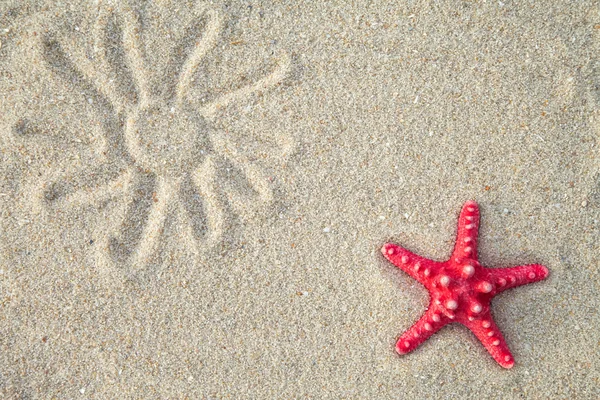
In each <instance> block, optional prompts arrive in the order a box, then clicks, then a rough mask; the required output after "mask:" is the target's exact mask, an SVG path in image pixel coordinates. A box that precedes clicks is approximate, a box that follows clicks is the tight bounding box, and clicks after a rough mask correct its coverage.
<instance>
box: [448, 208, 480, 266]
mask: <svg viewBox="0 0 600 400" xmlns="http://www.w3.org/2000/svg"><path fill="white" fill-rule="evenodd" d="M478 235H479V206H478V205H477V203H476V202H474V201H472V200H470V201H467V202H466V203H465V204H464V205H463V208H462V210H461V211H460V216H459V217H458V228H457V233H456V244H455V245H454V252H453V253H452V258H463V257H469V258H472V259H475V260H476V259H477V237H478Z"/></svg>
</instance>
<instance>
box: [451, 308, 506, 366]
mask: <svg viewBox="0 0 600 400" xmlns="http://www.w3.org/2000/svg"><path fill="white" fill-rule="evenodd" d="M462 323H463V324H464V325H465V326H466V327H467V328H469V330H470V331H471V332H473V334H474V335H475V336H476V337H477V339H479V341H480V342H481V344H483V346H484V347H485V348H486V350H487V351H488V352H489V353H490V355H491V356H492V357H493V358H494V360H496V361H497V362H498V364H500V365H501V366H502V367H504V368H512V367H513V365H514V364H515V360H514V358H513V356H512V354H511V352H510V350H509V348H508V345H507V344H506V340H504V336H502V332H500V329H498V326H497V325H496V324H495V323H494V320H493V319H492V316H491V314H490V313H489V312H487V313H486V314H484V315H483V316H482V317H481V318H478V319H476V320H474V321H468V320H467V321H463V322H462Z"/></svg>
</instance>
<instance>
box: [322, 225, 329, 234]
mask: <svg viewBox="0 0 600 400" xmlns="http://www.w3.org/2000/svg"><path fill="white" fill-rule="evenodd" d="M323 232H325V233H329V232H331V228H330V227H328V226H327V227H325V228H323Z"/></svg>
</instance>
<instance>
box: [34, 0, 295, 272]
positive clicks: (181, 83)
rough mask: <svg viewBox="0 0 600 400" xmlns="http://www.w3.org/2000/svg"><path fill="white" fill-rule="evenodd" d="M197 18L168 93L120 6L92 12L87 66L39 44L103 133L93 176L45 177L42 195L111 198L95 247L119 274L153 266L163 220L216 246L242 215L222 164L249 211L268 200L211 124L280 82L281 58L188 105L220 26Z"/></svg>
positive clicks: (264, 186) (139, 29)
mask: <svg viewBox="0 0 600 400" xmlns="http://www.w3.org/2000/svg"><path fill="white" fill-rule="evenodd" d="M197 11H199V12H198V15H201V16H202V18H203V21H204V23H203V26H204V29H203V32H202V34H201V35H200V36H199V37H198V39H197V40H195V41H194V45H193V46H192V48H191V49H189V50H188V51H187V54H188V56H187V57H186V58H185V60H184V61H183V62H182V63H181V64H178V67H177V68H179V69H180V70H179V71H178V72H177V74H176V77H177V79H176V83H174V84H173V87H172V88H169V89H168V90H161V89H160V88H157V87H156V83H155V80H153V79H152V75H151V73H155V71H156V68H153V67H154V66H152V65H149V61H148V57H147V54H146V52H147V51H148V48H147V47H144V45H143V38H144V35H143V33H144V32H143V28H144V27H143V24H142V23H141V21H140V17H139V15H138V14H137V13H136V12H134V11H133V10H131V9H130V8H128V7H121V8H119V10H118V11H116V10H115V9H113V8H108V7H104V8H101V10H100V12H99V15H98V18H97V20H96V23H95V28H94V29H95V32H94V35H95V40H96V41H95V45H94V54H95V57H94V60H93V61H90V60H89V59H87V60H86V59H81V60H79V59H77V61H75V60H74V59H72V56H71V55H69V54H68V52H66V51H64V50H63V46H62V45H61V44H60V42H59V40H56V39H54V38H52V37H51V36H44V38H43V39H42V52H43V55H44V57H45V60H46V64H47V66H48V68H49V69H50V70H51V71H52V72H54V73H56V75H57V76H59V77H60V78H61V79H62V80H63V81H64V82H65V83H66V84H67V85H69V86H71V88H72V89H73V90H74V91H77V92H79V93H82V94H83V95H84V96H85V97H87V98H89V99H90V100H89V102H90V103H93V104H94V110H96V112H97V114H98V115H97V118H98V120H99V124H100V126H101V128H102V132H103V133H102V135H103V137H102V138H100V139H101V140H96V142H99V143H100V147H101V149H100V150H101V154H103V155H104V157H105V160H104V161H103V162H102V163H101V164H100V170H99V171H100V172H99V173H98V175H99V177H96V176H94V177H93V178H92V179H89V180H86V179H85V178H83V179H82V178H81V177H85V173H86V172H85V171H83V170H82V171H79V172H76V173H75V176H62V177H54V178H52V179H49V180H47V183H46V184H45V189H44V192H43V196H42V197H43V198H44V201H45V203H46V205H47V206H48V207H53V208H56V207H76V206H82V205H90V204H91V205H94V206H101V205H102V204H104V203H106V202H109V201H120V203H121V204H123V205H124V207H122V209H123V210H124V212H123V213H122V214H123V215H122V217H120V218H121V221H120V222H119V224H118V225H119V227H118V228H116V229H114V230H113V231H111V232H110V233H108V234H106V237H105V240H104V243H102V245H100V246H98V247H99V249H100V250H99V251H100V252H101V254H102V256H103V257H104V258H105V259H106V260H107V261H108V262H110V263H111V264H112V265H116V266H117V267H119V268H120V269H121V270H123V271H124V272H126V273H127V272H129V273H131V274H135V273H136V272H138V271H142V270H144V269H145V268H146V267H147V266H148V265H149V264H150V263H152V262H155V261H156V258H157V257H158V254H159V252H160V247H161V241H163V240H164V237H163V232H164V230H165V226H166V224H167V222H168V221H170V220H171V219H172V218H174V220H175V221H180V224H181V223H183V226H181V228H182V233H183V234H185V235H186V236H188V237H189V238H190V239H191V240H192V242H193V243H195V247H196V249H195V250H196V251H198V250H201V249H208V248H211V247H212V246H214V245H216V244H217V243H219V242H220V241H221V240H222V238H223V235H224V233H225V232H226V229H227V228H226V225H227V224H226V220H227V213H228V212H235V213H236V214H238V215H240V216H243V215H242V214H243V213H245V212H246V211H247V210H248V209H249V208H252V207H251V206H250V205H249V204H248V197H247V196H242V195H240V194H239V193H235V191H229V192H227V186H226V185H223V184H222V183H223V182H221V181H219V180H220V179H222V175H223V173H222V172H221V171H220V168H222V167H223V165H225V164H227V163H229V164H230V165H232V166H233V167H235V169H236V170H237V171H238V172H239V173H238V175H239V177H241V179H243V180H244V185H245V186H247V187H249V188H251V189H252V195H253V197H252V198H251V199H250V200H252V201H251V204H269V203H270V202H271V201H272V200H273V193H272V189H271V187H270V185H269V183H268V180H267V177H266V176H265V174H264V172H263V170H262V168H261V167H260V166H259V165H258V164H256V163H254V162H252V161H251V160H250V159H249V158H248V157H247V156H245V155H244V154H243V153H242V152H240V151H239V150H238V148H237V146H236V144H235V143H234V142H232V141H231V140H230V139H229V138H228V137H227V133H226V132H223V131H221V130H219V129H217V128H216V127H215V122H217V120H218V115H219V113H220V112H222V111H223V110H224V109H225V108H226V107H227V106H229V105H230V104H232V103H235V102H239V101H244V99H248V98H249V97H251V96H252V95H255V94H260V93H263V92H265V91H267V90H269V89H271V88H273V87H274V86H277V85H278V84H280V83H281V82H282V81H283V80H284V79H285V77H286V75H287V73H288V69H289V62H290V60H289V59H288V58H287V57H285V56H284V57H281V58H280V61H279V64H278V65H277V66H276V67H275V68H274V70H272V71H271V72H270V73H267V74H266V75H265V76H263V77H262V78H260V79H258V80H256V81H255V82H252V83H249V84H247V85H246V86H243V87H241V88H238V89H236V90H233V91H232V92H229V93H226V94H222V95H220V96H217V97H216V98H214V99H213V100H212V101H209V102H208V103H205V104H200V105H199V104H195V102H194V101H192V100H191V99H190V96H189V93H190V91H191V90H192V89H193V83H194V79H195V78H196V76H197V71H198V68H199V66H200V65H201V64H202V62H203V61H204V60H205V59H206V57H207V55H208V54H210V53H211V51H213V49H214V48H215V47H216V45H217V43H218V41H219V33H220V31H221V30H222V26H223V21H222V17H221V16H220V15H219V13H218V12H216V11H214V10H211V9H208V8H205V7H204V6H203V5H198V6H197ZM194 23H196V24H197V21H194V22H193V23H192V24H194ZM196 26H197V25H191V26H190V28H189V29H188V30H193V29H192V28H194V29H195V28H196ZM196 35H198V33H196ZM176 55H177V54H176ZM173 64H174V63H173ZM169 65H171V64H169ZM169 68H171V69H172V68H173V66H172V65H171V66H170V67H169ZM291 143H293V142H292V141H291V140H289V141H287V142H285V143H283V144H282V146H281V149H280V150H281V153H286V154H289V152H290V150H291V147H292V144H291ZM225 161H226V162H225ZM102 171H103V172H102ZM111 171H112V172H111ZM115 171H118V173H115ZM116 199H120V200H116Z"/></svg>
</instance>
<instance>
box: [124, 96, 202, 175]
mask: <svg viewBox="0 0 600 400" xmlns="http://www.w3.org/2000/svg"><path fill="white" fill-rule="evenodd" d="M209 129H210V125H209V123H208V122H207V121H206V120H205V119H204V118H203V117H202V116H201V115H199V114H198V113H193V112H189V111H188V110H185V109H184V107H175V106H172V105H170V104H168V103H162V104H161V103H155V104H151V105H149V106H145V107H141V108H137V109H136V110H134V111H132V112H130V113H129V115H128V118H127V122H126V126H125V138H126V140H127V144H128V148H129V149H130V151H131V153H132V155H133V157H134V159H135V160H136V162H137V163H138V164H139V166H140V167H142V168H143V169H146V170H149V171H153V172H156V173H158V174H162V175H167V176H172V177H177V176H180V175H182V174H183V173H185V172H186V171H190V169H191V168H193V167H194V166H197V165H199V164H201V163H202V161H203V160H204V158H205V157H206V154H208V153H209V152H210V139H209Z"/></svg>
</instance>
